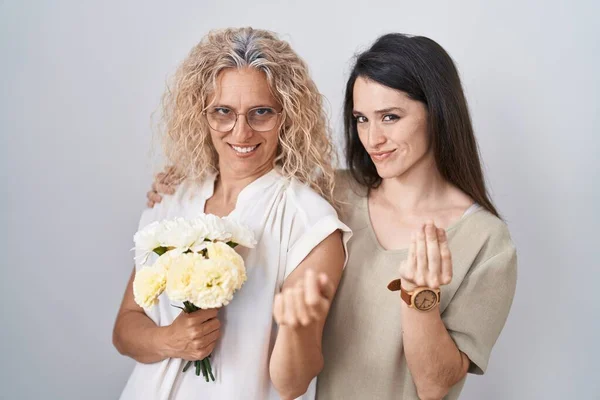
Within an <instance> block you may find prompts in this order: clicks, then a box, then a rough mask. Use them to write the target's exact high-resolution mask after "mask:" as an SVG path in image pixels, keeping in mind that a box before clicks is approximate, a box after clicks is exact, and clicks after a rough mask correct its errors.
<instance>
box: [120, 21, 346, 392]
mask: <svg viewBox="0 0 600 400" xmlns="http://www.w3.org/2000/svg"><path fill="white" fill-rule="evenodd" d="M164 112H165V113H164V117H165V120H164V122H165V129H164V131H165V148H166V155H167V157H168V160H169V162H170V163H171V164H172V165H173V166H174V167H173V169H174V171H176V172H177V175H178V176H185V177H186V179H185V180H184V181H183V182H181V183H180V184H179V185H178V187H177V190H176V191H174V192H173V193H172V195H169V196H166V197H165V198H164V199H163V201H162V203H161V204H160V205H157V206H156V207H154V208H152V209H148V210H146V211H145V212H144V213H143V214H142V217H141V220H140V226H144V225H146V224H148V223H150V222H153V221H156V220H160V219H163V218H170V217H176V216H181V217H193V216H194V215H197V214H199V213H211V214H215V215H218V216H226V215H231V216H234V217H236V218H237V219H239V220H241V221H242V222H244V223H245V224H247V225H248V226H250V227H251V229H252V230H253V231H254V233H255V235H256V237H257V239H258V244H257V246H256V248H254V249H251V250H241V255H242V256H243V258H244V260H245V263H246V267H247V270H248V281H247V282H246V284H245V285H244V287H243V288H242V289H241V290H240V291H239V292H238V294H237V295H236V296H235V298H234V300H233V301H232V302H231V303H230V304H229V305H228V306H226V307H224V308H223V309H220V310H200V311H197V312H195V313H192V314H185V313H180V312H179V309H177V308H175V307H172V306H171V305H170V304H169V301H168V300H167V299H165V300H164V301H161V302H160V303H159V305H158V306H155V307H154V308H153V309H150V310H144V309H142V308H140V307H139V306H137V305H136V304H135V302H134V300H133V293H132V281H133V276H134V274H133V273H132V275H131V278H130V280H129V283H128V285H127V289H126V292H125V295H124V298H123V302H122V305H121V308H120V310H119V313H118V316H117V320H116V323H115V327H114V334H113V341H114V345H115V347H116V348H117V349H118V350H119V352H120V353H121V354H124V355H127V356H129V357H131V358H133V359H135V360H136V361H137V364H136V365H135V368H134V370H133V373H132V374H131V376H130V378H129V381H128V382H127V385H126V387H125V389H124V391H123V393H122V395H121V399H123V400H130V399H165V400H166V399H191V398H202V399H242V398H243V399H257V400H258V399H260V400H262V399H276V398H284V399H293V398H296V397H299V396H302V399H313V398H314V396H315V379H314V378H315V377H316V376H317V374H318V373H319V372H320V371H321V369H322V368H323V355H322V353H321V338H322V332H323V326H324V323H325V319H326V316H327V313H328V311H329V307H330V304H331V301H332V299H333V296H334V293H335V291H336V289H337V285H338V283H339V280H340V277H341V273H342V268H343V265H344V257H345V248H344V246H345V243H346V242H347V240H348V238H349V236H350V231H349V229H348V228H347V227H346V226H345V225H344V224H342V223H341V222H340V221H339V220H338V217H337V214H336V210H335V209H334V207H333V206H332V205H331V204H334V202H333V198H332V195H333V179H334V177H333V170H332V166H331V157H332V147H331V143H330V141H329V136H328V131H327V124H326V120H325V116H324V114H323V112H322V104H321V96H320V95H319V93H318V91H317V89H316V87H315V85H314V83H313V81H312V80H311V78H310V77H309V75H308V72H307V68H306V65H305V64H304V63H303V61H302V60H301V59H300V58H299V57H298V55H297V54H296V53H295V52H294V51H293V50H292V49H291V48H290V46H289V45H288V43H286V42H284V41H281V40H279V39H278V38H277V37H276V36H274V35H273V34H271V33H269V32H266V31H262V30H254V29H251V28H244V29H226V30H219V31H213V32H211V33H209V34H208V35H207V36H206V37H205V38H204V39H203V40H202V41H201V42H200V43H199V44H198V45H197V46H196V47H194V49H193V50H192V51H191V53H190V55H189V56H188V57H187V59H186V60H185V61H184V62H183V63H182V65H181V67H180V68H179V70H178V71H177V73H176V76H175V81H174V85H173V87H172V88H171V90H169V91H167V93H166V95H165V98H164ZM137 267H138V266H137V265H136V268H137ZM134 272H135V270H134ZM273 315H274V316H275V322H276V323H277V325H275V324H274V321H273ZM211 353H212V364H213V369H214V370H215V372H216V374H215V375H216V378H217V381H216V382H214V383H206V382H205V381H204V380H203V379H200V378H198V377H197V376H195V375H194V374H193V373H192V372H188V373H182V372H181V371H182V367H183V365H184V363H185V360H196V359H202V358H203V357H206V356H207V355H208V354H211Z"/></svg>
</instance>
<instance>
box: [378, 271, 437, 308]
mask: <svg viewBox="0 0 600 400" xmlns="http://www.w3.org/2000/svg"><path fill="white" fill-rule="evenodd" d="M388 289H389V290H391V291H392V292H397V291H398V290H399V291H400V297H401V298H402V300H404V302H405V303H406V304H407V305H408V306H409V307H410V308H414V309H416V310H419V311H429V310H431V309H432V308H434V307H435V306H437V305H438V304H439V303H440V289H431V288H428V287H424V286H421V287H417V288H415V289H414V290H413V291H412V292H407V291H406V290H404V288H403V287H402V285H401V284H400V279H394V280H393V281H391V282H390V283H389V284H388Z"/></svg>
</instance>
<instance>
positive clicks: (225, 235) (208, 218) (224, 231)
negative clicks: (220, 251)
mask: <svg viewBox="0 0 600 400" xmlns="http://www.w3.org/2000/svg"><path fill="white" fill-rule="evenodd" d="M203 218H204V223H205V224H206V228H207V230H208V233H207V235H206V238H207V239H208V240H210V241H215V240H219V241H222V242H227V241H229V240H230V239H231V232H230V231H229V227H228V224H227V223H226V222H225V220H223V219H222V218H219V217H217V216H216V215H213V214H205V215H204V216H203Z"/></svg>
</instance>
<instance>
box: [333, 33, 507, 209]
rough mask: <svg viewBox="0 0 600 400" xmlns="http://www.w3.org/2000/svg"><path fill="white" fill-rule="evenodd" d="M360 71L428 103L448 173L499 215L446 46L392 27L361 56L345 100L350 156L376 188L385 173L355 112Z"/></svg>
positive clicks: (441, 165)
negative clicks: (362, 136)
mask: <svg viewBox="0 0 600 400" xmlns="http://www.w3.org/2000/svg"><path fill="white" fill-rule="evenodd" d="M358 77H364V78H367V79H370V80H372V81H375V82H378V83H380V84H382V85H384V86H387V87H389V88H392V89H396V90H400V91H402V92H404V93H406V94H407V95H408V96H409V97H410V98H412V99H413V100H417V101H420V102H422V103H423V104H425V106H426V108H427V114H428V120H427V126H428V130H429V137H430V140H431V142H430V143H431V146H432V150H433V154H434V158H435V162H436V164H437V167H438V169H439V171H440V173H441V174H442V177H443V178H444V179H446V180H447V181H449V182H450V183H452V184H453V185H455V186H456V187H458V188H459V189H460V190H462V191H463V192H465V193H466V194H468V195H469V196H470V197H471V198H472V199H473V200H475V201H476V202H477V203H479V204H480V205H481V206H482V207H484V208H485V209H487V210H488V211H489V212H491V213H492V214H494V215H496V216H499V215H498V212H497V211H496V208H495V207H494V204H493V203H492V201H491V200H490V197H489V195H488V192H487V190H486V187H485V180H484V177H483V171H482V169H481V162H480V160H479V150H478V148H477V142H476V140H475V135H474V134H473V126H472V124H471V117H470V116H469V109H468V107H467V101H466V99H465V95H464V93H463V89H462V85H461V83H460V78H459V76H458V71H457V69H456V66H455V65H454V62H453V61H452V59H451V58H450V56H449V55H448V53H446V51H445V50H444V49H443V48H442V46H440V45H439V44H437V43H436V42H434V41H433V40H431V39H429V38H426V37H423V36H408V35H404V34H401V33H390V34H387V35H384V36H381V37H380V38H379V39H377V41H376V42H375V43H374V44H373V45H372V46H371V48H370V49H369V50H367V51H365V52H363V53H361V54H359V55H358V56H357V58H356V63H355V64H354V67H353V68H352V72H351V74H350V78H349V79H348V83H347V85H346V98H345V102H344V127H345V129H344V131H345V135H346V146H347V147H346V159H347V162H348V166H349V168H350V173H351V174H352V176H353V177H354V179H355V180H356V181H357V182H358V183H360V184H362V185H364V186H366V187H368V188H376V187H378V186H379V185H380V184H381V177H380V176H379V175H378V174H377V169H376V168H375V164H373V161H372V160H371V157H369V154H368V153H367V151H366V150H365V148H364V147H363V145H362V143H361V142H360V140H359V138H358V131H357V129H356V120H355V119H354V116H353V113H352V111H353V109H354V100H353V97H352V93H353V90H354V83H355V82H356V79H357V78H358Z"/></svg>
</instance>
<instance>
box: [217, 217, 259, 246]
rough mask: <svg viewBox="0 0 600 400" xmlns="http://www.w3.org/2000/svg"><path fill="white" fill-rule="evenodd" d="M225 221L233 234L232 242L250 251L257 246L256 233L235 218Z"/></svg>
mask: <svg viewBox="0 0 600 400" xmlns="http://www.w3.org/2000/svg"><path fill="white" fill-rule="evenodd" d="M224 220H225V222H226V224H227V226H228V229H229V231H230V232H231V241H232V242H234V243H237V244H239V245H240V246H243V247H247V248H250V249H251V248H254V246H256V239H255V238H254V232H252V230H251V229H250V228H248V227H247V226H246V225H243V224H242V223H240V222H239V221H237V220H235V219H233V218H227V217H226V218H225V219H224Z"/></svg>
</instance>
